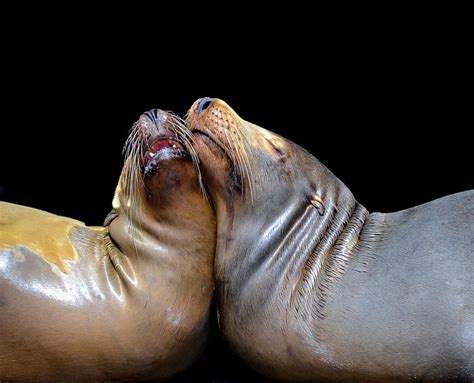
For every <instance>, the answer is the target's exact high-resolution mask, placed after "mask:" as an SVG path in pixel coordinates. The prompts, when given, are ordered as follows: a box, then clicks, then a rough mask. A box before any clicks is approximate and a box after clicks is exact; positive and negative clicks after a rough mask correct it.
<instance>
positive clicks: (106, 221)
mask: <svg viewBox="0 0 474 383" xmlns="http://www.w3.org/2000/svg"><path fill="white" fill-rule="evenodd" d="M117 217H118V213H117V212H116V211H115V209H112V210H111V211H110V213H109V214H107V216H106V217H105V219H104V226H109V225H110V224H111V223H112V221H113V220H114V219H115V218H117Z"/></svg>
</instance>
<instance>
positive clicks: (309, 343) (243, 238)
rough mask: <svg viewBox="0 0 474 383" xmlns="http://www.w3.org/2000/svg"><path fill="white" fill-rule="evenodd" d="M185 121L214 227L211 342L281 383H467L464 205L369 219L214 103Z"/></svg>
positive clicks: (472, 268)
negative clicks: (238, 152)
mask: <svg viewBox="0 0 474 383" xmlns="http://www.w3.org/2000/svg"><path fill="white" fill-rule="evenodd" d="M189 121H190V129H191V131H193V133H194V136H195V139H194V141H195V143H194V146H195V148H196V151H197V153H198V155H199V157H200V161H201V168H202V171H203V177H204V178H203V179H204V182H205V185H206V188H207V190H208V192H209V195H210V198H211V200H212V202H213V204H214V207H215V211H216V216H217V248H216V260H215V271H214V273H215V280H216V293H217V300H218V308H219V323H220V329H221V331H222V333H223V334H224V336H225V338H226V339H227V341H228V342H229V343H230V345H231V346H232V348H233V349H234V350H235V351H236V352H237V354H238V355H239V356H240V357H241V358H242V359H244V360H245V361H246V362H247V363H248V364H249V365H250V366H252V367H253V368H254V369H256V370H257V371H259V372H260V373H262V374H263V375H266V376H268V377H271V378H274V379H278V380H284V381H291V382H297V381H298V382H299V381H301V382H303V381H307V382H315V381H323V382H327V381H334V382H340V381H357V382H381V381H383V382H390V381H397V382H399V381H430V382H431V381H433V382H436V381H443V382H444V381H448V380H449V381H450V380H453V381H454V380H456V381H469V382H470V381H472V380H473V379H474V191H472V190H471V191H466V192H462V193H458V194H454V195H450V196H447V197H444V198H441V199H438V200H435V201H432V202H429V203H426V204H423V205H420V206H417V207H413V208H410V209H407V210H403V211H399V212H396V213H390V214H382V213H371V214H369V212H367V210H366V209H365V208H364V207H363V206H361V205H360V204H359V203H357V201H356V200H355V199H354V196H353V195H352V193H351V192H350V191H349V189H348V188H347V187H346V186H345V185H344V184H343V183H342V182H341V181H340V180H339V179H337V178H336V177H335V176H334V175H333V174H332V173H331V172H330V171H329V170H328V169H327V168H326V167H325V166H324V165H322V164H321V163H320V162H319V161H318V160H317V159H316V158H315V157H313V156H312V155H311V154H310V153H308V152H307V151H305V150H304V149H303V148H301V147H299V146H298V145H296V144H294V143H292V142H290V141H288V140H286V139H284V138H282V137H280V136H278V135H276V134H274V133H271V132H269V131H267V130H265V129H262V128H260V127H258V126H255V125H253V124H251V123H249V122H246V121H244V120H243V119H241V118H240V117H239V116H238V115H237V114H236V113H235V112H234V111H233V110H232V109H231V108H230V107H229V106H228V105H227V104H226V103H224V102H223V101H221V100H217V99H201V100H198V101H197V102H196V103H195V104H194V105H193V107H192V108H191V110H190V113H189ZM237 141H240V142H246V144H245V145H244V147H246V149H245V151H246V153H247V155H248V158H249V164H250V168H251V171H250V173H251V176H250V179H246V177H243V174H242V172H240V174H239V171H238V169H239V166H237V165H236V162H238V161H236V160H235V158H237V157H236V156H235V155H233V154H232V150H230V149H229V148H231V147H232V145H234V148H235V143H236V142H237ZM241 168H242V167H241ZM249 185H252V187H253V195H252V198H253V201H252V198H251V194H252V193H250V186H249Z"/></svg>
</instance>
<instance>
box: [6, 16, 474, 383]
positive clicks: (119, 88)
mask: <svg viewBox="0 0 474 383" xmlns="http://www.w3.org/2000/svg"><path fill="white" fill-rule="evenodd" d="M425 16H426V15H425V14H424V13H423V12H422V13H419V14H418V16H417V17H415V18H414V19H411V20H406V19H394V20H392V21H391V22H390V23H387V25H385V21H386V20H385V19H382V20H379V22H378V23H376V24H370V25H368V24H366V21H367V20H364V21H361V22H360V23H359V22H357V21H355V22H354V23H353V24H350V25H345V23H341V24H333V25H325V26H324V27H321V26H320V25H319V23H318V20H312V21H311V22H308V21H303V22H301V24H300V25H299V27H300V28H306V29H304V30H300V31H293V32H294V34H290V33H289V31H288V29H291V28H288V26H287V27H286V29H285V25H286V24H284V23H281V27H282V28H283V29H279V30H278V31H275V32H270V31H268V30H267V29H266V28H263V27H259V25H258V23H256V29H257V30H259V33H257V32H252V33H249V34H248V35H243V34H242V29H243V28H242V26H243V24H242V23H241V22H240V23H239V24H237V25H236V27H235V28H234V30H232V28H231V30H230V31H229V30H225V31H224V30H223V29H221V28H222V26H220V27H219V28H214V29H210V27H209V26H207V25H197V26H196V29H195V30H194V31H192V30H191V31H189V32H187V38H186V39H185V40H184V41H177V42H175V41H174V40H173V41H172V38H173V37H175V36H174V33H173V29H171V28H169V29H167V30H164V31H158V30H154V29H153V28H150V30H149V31H146V32H145V33H144V35H145V36H146V37H147V38H146V39H144V38H143V37H139V38H136V39H135V38H131V37H130V35H129V32H130V30H131V29H132V27H131V26H128V25H125V24H124V25H125V27H124V28H125V29H124V30H123V29H122V30H120V31H119V30H114V29H107V28H103V29H101V28H99V29H100V30H98V31H96V30H95V29H94V30H92V31H91V30H90V29H89V28H88V26H89V24H88V23H87V22H85V21H84V22H81V23H78V24H77V25H75V26H76V27H77V28H76V29H75V28H72V29H73V30H72V31H69V30H67V31H66V32H65V29H66V26H67V24H68V22H69V21H70V20H68V19H67V18H66V19H64V18H62V19H60V20H59V21H58V23H59V24H58V25H57V26H56V25H54V26H53V27H52V26H51V25H49V26H48V25H46V24H42V25H39V26H37V27H36V28H33V29H32V30H31V31H30V32H28V33H27V37H26V38H20V37H19V36H16V37H15V39H12V38H9V36H11V35H12V34H14V31H11V30H10V31H9V32H10V34H4V35H3V54H2V57H3V58H2V64H3V69H2V72H1V89H0V92H1V97H2V100H3V101H2V104H1V111H2V126H1V135H0V199H2V200H6V201H9V202H14V203H19V204H24V205H28V206H33V207H36V208H39V209H44V210H47V211H50V212H53V213H56V214H60V215H66V216H71V217H74V218H76V219H80V220H82V221H85V222H86V223H87V224H90V225H100V224H101V223H102V220H103V218H104V217H105V215H106V214H107V213H108V211H109V210H110V208H111V201H112V197H113V192H114V188H115V185H116V183H117V180H118V176H119V173H120V170H121V167H122V161H123V158H122V156H121V149H122V146H123V144H124V142H125V139H126V137H127V134H128V130H129V128H130V127H131V125H132V123H133V122H134V121H135V120H136V119H137V118H138V117H139V115H140V114H141V113H143V112H144V111H146V110H148V109H151V108H155V107H158V108H161V109H169V110H173V111H175V112H177V113H178V114H180V115H184V114H185V113H186V111H187V109H188V108H189V107H190V106H191V104H192V103H193V102H194V100H195V99H197V98H199V97H203V96H210V97H219V98H222V99H223V100H225V101H226V102H228V103H229V104H230V105H231V106H232V107H233V108H234V109H235V110H236V111H237V112H238V113H239V114H240V115H241V116H242V117H243V118H245V119H247V120H249V121H252V122H254V123H257V124H258V125H261V126H263V127H265V128H267V129H269V130H272V131H274V132H277V133H279V134H281V135H283V136H284V137H287V138H289V139H291V140H293V141H295V142H297V143H298V144H300V145H301V146H303V147H305V148H306V149H308V150H309V151H311V152H312V153H313V154H314V155H315V156H316V157H317V158H318V159H319V160H321V161H322V162H323V163H324V164H325V165H326V166H328V168H329V169H331V170H332V171H333V172H334V174H336V175H337V176H338V177H339V178H340V179H341V180H342V181H343V182H344V183H345V184H346V185H347V186H348V187H349V188H350V189H351V190H352V192H353V193H354V195H355V196H356V198H357V199H358V200H359V202H361V203H362V204H363V205H365V206H366V207H367V208H368V209H369V210H370V211H384V212H388V211H396V210H400V209H404V208H408V207H411V206H414V205H417V204H420V203H423V202H427V201H429V200H432V199H434V198H438V197H442V196H444V195H447V194H450V193H455V192H458V191H462V190H466V189H472V188H473V187H474V179H473V172H472V163H473V161H472V139H471V138H470V134H471V131H472V127H473V118H472V114H473V113H472V112H473V110H472V89H473V79H472V68H473V65H472V64H473V63H472V58H471V57H470V54H471V50H472V49H471V48H472V44H470V43H469V41H467V38H466V37H467V35H466V30H465V29H464V24H463V23H462V22H459V23H457V22H453V23H452V24H449V26H448V25H446V24H445V23H444V21H443V20H444V19H442V18H441V19H439V18H436V19H432V20H431V19H430V18H429V17H425ZM335 19H337V17H335ZM430 20H431V21H430ZM99 21H100V20H99ZM293 21H295V20H293ZM296 22H297V25H298V20H296ZM425 22H426V23H425ZM223 24H225V22H223ZM95 25H96V26H97V25H100V22H96V23H95ZM244 25H245V23H244ZM152 26H153V27H154V26H155V24H153V25H152ZM173 27H176V26H173ZM232 32H235V34H236V35H237V37H235V34H233V33H232ZM64 34H66V35H64ZM64 39H65V40H64ZM216 347H217V346H216ZM223 355H224V356H223ZM224 357H229V358H230V356H229V355H228V354H226V353H221V352H217V353H216V354H215V355H214V356H209V355H208V356H206V358H208V359H207V360H208V362H207V363H208V365H209V364H213V363H212V362H210V360H215V358H217V359H222V358H224ZM233 363H236V362H233ZM236 365H237V367H235V365H233V366H234V367H229V366H228V365H227V364H225V363H223V364H222V363H219V366H220V367H219V369H220V370H219V371H220V372H217V373H216V372H214V375H217V376H220V375H223V374H225V372H226V371H231V375H232V374H234V375H238V374H239V373H243V372H242V371H243V370H242V369H241V368H240V367H239V365H238V364H236Z"/></svg>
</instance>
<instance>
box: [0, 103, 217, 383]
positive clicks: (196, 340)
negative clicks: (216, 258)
mask: <svg viewBox="0 0 474 383" xmlns="http://www.w3.org/2000/svg"><path fill="white" fill-rule="evenodd" d="M171 121H173V117H172V116H171V115H168V114H167V113H164V112H161V111H157V110H154V111H153V113H152V114H148V115H147V114H145V115H144V116H142V117H141V119H140V120H139V122H138V123H137V126H136V127H135V129H134V131H133V132H132V135H131V137H132V138H131V142H132V143H131V145H130V147H131V153H129V156H128V158H127V161H126V164H125V167H124V171H123V173H122V176H121V179H120V181H119V185H118V187H117V191H116V195H115V198H114V203H113V205H114V212H113V213H112V214H111V215H110V216H109V218H108V219H107V224H106V226H105V227H87V226H85V225H84V224H83V223H82V222H79V221H75V220H71V219H69V218H64V217H59V216H56V215H53V214H49V213H46V212H42V211H39V210H36V209H31V208H27V207H23V206H18V205H13V204H9V203H0V381H35V382H38V381H112V380H124V381H127V380H135V379H137V380H140V379H151V378H158V379H161V378H168V377H170V376H171V375H173V374H175V373H177V372H179V371H181V370H183V369H184V368H185V367H187V366H188V365H189V364H190V363H191V362H192V361H193V360H194V359H195V358H196V357H197V355H199V353H200V352H201V351H202V349H203V348H204V346H205V343H206V338H207V335H208V330H209V328H208V326H209V323H208V322H209V309H210V302H211V296H212V290H213V282H212V265H213V255H214V247H215V246H214V242H215V223H214V217H213V213H212V211H211V209H210V207H209V205H208V203H207V201H206V200H205V199H204V198H203V195H202V192H201V188H200V184H199V180H198V178H197V175H196V173H195V168H194V165H193V162H192V161H191V159H190V157H189V155H188V154H186V152H185V150H184V148H177V146H179V147H180V143H179V140H178V138H177V137H175V135H176V134H178V133H179V132H178V133H177V131H176V130H173V129H172V126H170V125H169V124H171ZM137 137H138V138H137ZM175 140H177V141H175ZM183 146H184V144H183ZM142 155H146V156H148V157H146V158H142ZM151 157H153V158H151ZM145 173H146V174H145ZM144 174H145V175H144Z"/></svg>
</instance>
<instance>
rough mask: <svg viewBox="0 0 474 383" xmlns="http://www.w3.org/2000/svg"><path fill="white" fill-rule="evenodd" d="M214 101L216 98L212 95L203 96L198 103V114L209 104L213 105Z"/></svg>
mask: <svg viewBox="0 0 474 383" xmlns="http://www.w3.org/2000/svg"><path fill="white" fill-rule="evenodd" d="M212 101H214V99H213V98H210V97H203V98H201V99H200V100H199V101H198V103H197V114H198V115H199V114H201V113H202V112H204V111H205V110H206V109H207V108H208V107H209V105H211V103H212Z"/></svg>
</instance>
